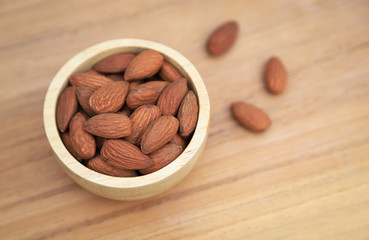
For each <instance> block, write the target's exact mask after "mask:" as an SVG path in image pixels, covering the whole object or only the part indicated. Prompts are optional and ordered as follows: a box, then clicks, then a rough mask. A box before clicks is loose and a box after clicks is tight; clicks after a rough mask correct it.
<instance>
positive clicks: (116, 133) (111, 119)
mask: <svg viewBox="0 0 369 240" xmlns="http://www.w3.org/2000/svg"><path fill="white" fill-rule="evenodd" d="M83 129H84V130H85V131H86V132H88V133H90V134H92V135H95V136H98V137H103V138H122V137H127V136H129V135H131V133H132V121H131V119H130V118H129V117H127V116H126V115H124V114H119V113H101V114H99V115H96V116H94V117H92V118H90V119H88V120H87V121H86V122H85V124H84V125H83Z"/></svg>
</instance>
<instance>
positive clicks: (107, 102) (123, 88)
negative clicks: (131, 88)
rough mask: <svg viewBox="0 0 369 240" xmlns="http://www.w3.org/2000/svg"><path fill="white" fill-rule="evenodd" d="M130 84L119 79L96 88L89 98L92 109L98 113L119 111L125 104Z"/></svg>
mask: <svg viewBox="0 0 369 240" xmlns="http://www.w3.org/2000/svg"><path fill="white" fill-rule="evenodd" d="M128 85H129V84H128V83H127V82H125V81H117V82H112V83H109V84H107V85H105V86H104V87H101V88H99V89H98V90H96V91H95V92H94V93H93V94H92V95H91V97H90V100H89V103H90V106H91V108H92V110H93V111H94V112H95V113H96V114H98V113H107V112H117V111H118V110H119V109H120V108H121V107H122V106H123V105H124V102H125V100H126V96H127V93H128Z"/></svg>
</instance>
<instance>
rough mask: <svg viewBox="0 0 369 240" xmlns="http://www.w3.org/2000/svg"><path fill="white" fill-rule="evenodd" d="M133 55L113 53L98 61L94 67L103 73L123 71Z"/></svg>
mask: <svg viewBox="0 0 369 240" xmlns="http://www.w3.org/2000/svg"><path fill="white" fill-rule="evenodd" d="M134 57H135V55H134V54H131V53H118V54H114V55H111V56H108V57H106V58H104V59H103V60H101V61H100V62H98V63H97V64H96V65H95V66H94V68H95V70H97V71H99V72H103V73H119V72H123V71H124V70H126V68H127V66H128V64H129V63H130V62H131V61H132V59H133V58H134Z"/></svg>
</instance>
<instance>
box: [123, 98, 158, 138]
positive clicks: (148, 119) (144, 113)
mask: <svg viewBox="0 0 369 240" xmlns="http://www.w3.org/2000/svg"><path fill="white" fill-rule="evenodd" d="M160 115H161V112H160V109H159V108H158V107H157V106H155V105H143V106H140V107H139V108H137V109H136V110H135V111H134V112H133V113H132V115H131V120H132V134H131V135H130V136H128V137H126V140H127V141H128V142H130V143H132V144H135V145H137V144H139V143H140V141H141V137H142V134H143V133H144V132H145V130H146V128H147V127H148V126H149V125H150V123H152V122H153V121H155V120H156V119H158V118H159V117H160Z"/></svg>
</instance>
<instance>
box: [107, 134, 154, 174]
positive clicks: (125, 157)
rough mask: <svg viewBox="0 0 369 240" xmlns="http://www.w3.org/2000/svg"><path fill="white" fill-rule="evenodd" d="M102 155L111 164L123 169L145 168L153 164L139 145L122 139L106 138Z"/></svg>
mask: <svg viewBox="0 0 369 240" xmlns="http://www.w3.org/2000/svg"><path fill="white" fill-rule="evenodd" d="M101 156H102V157H103V158H104V159H106V161H107V163H109V164H110V165H112V166H114V167H117V168H121V169H144V168H149V167H151V166H152V161H151V159H150V158H149V157H148V156H146V155H145V154H143V153H142V152H141V151H140V149H139V148H138V147H136V146H135V145H133V144H131V143H129V142H127V141H125V140H121V139H109V140H105V142H104V144H103V147H102V148H101Z"/></svg>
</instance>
